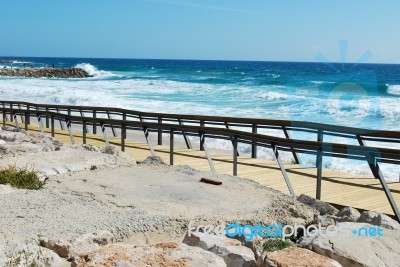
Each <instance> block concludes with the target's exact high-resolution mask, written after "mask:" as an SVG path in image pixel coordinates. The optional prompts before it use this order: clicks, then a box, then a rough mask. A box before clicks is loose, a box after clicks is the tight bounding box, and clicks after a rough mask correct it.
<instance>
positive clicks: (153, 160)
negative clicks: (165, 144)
mask: <svg viewBox="0 0 400 267" xmlns="http://www.w3.org/2000/svg"><path fill="white" fill-rule="evenodd" d="M142 164H146V165H166V164H165V163H164V161H163V160H162V158H160V157H159V156H149V157H147V158H146V159H145V160H144V161H143V162H142Z"/></svg>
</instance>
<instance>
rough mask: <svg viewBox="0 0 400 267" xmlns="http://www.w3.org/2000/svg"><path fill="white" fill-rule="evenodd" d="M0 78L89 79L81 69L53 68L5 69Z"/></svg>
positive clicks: (0, 71) (0, 70)
mask: <svg viewBox="0 0 400 267" xmlns="http://www.w3.org/2000/svg"><path fill="white" fill-rule="evenodd" d="M0 76H8V77H29V78H89V77H93V76H91V75H89V73H87V72H86V71H85V70H83V69H79V68H71V69H53V68H16V69H11V68H3V69H0Z"/></svg>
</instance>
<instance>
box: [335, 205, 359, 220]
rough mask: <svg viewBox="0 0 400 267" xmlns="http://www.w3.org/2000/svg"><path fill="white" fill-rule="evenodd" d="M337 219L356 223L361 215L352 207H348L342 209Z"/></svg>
mask: <svg viewBox="0 0 400 267" xmlns="http://www.w3.org/2000/svg"><path fill="white" fill-rule="evenodd" d="M336 216H337V217H340V219H339V220H340V221H341V222H356V221H357V220H358V219H359V218H360V216H361V214H360V212H359V211H358V210H356V209H355V208H352V207H346V208H343V209H341V210H340V211H339V212H338V213H337V214H336Z"/></svg>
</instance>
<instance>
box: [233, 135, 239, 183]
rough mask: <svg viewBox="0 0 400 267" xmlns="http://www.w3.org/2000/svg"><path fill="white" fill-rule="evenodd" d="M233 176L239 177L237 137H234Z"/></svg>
mask: <svg viewBox="0 0 400 267" xmlns="http://www.w3.org/2000/svg"><path fill="white" fill-rule="evenodd" d="M232 144H233V176H237V160H238V148H237V146H238V141H237V136H234V137H233V141H232Z"/></svg>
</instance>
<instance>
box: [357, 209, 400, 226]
mask: <svg viewBox="0 0 400 267" xmlns="http://www.w3.org/2000/svg"><path fill="white" fill-rule="evenodd" d="M357 222H360V223H369V224H372V225H376V226H381V227H384V228H387V229H394V230H400V224H399V223H398V222H397V221H396V220H394V219H392V218H390V217H389V216H387V215H386V214H382V213H378V212H375V211H364V212H363V213H361V216H360V217H359V219H358V220H357Z"/></svg>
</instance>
